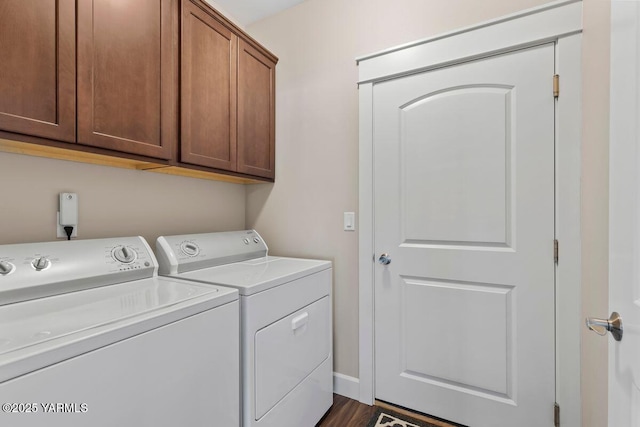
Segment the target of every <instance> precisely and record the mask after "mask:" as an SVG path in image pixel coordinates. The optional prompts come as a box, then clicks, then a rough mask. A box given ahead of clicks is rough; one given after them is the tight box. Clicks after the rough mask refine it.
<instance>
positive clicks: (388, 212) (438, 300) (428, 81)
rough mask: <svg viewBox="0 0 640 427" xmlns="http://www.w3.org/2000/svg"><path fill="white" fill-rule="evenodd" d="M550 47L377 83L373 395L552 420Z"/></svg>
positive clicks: (438, 410) (474, 420)
mask: <svg viewBox="0 0 640 427" xmlns="http://www.w3.org/2000/svg"><path fill="white" fill-rule="evenodd" d="M554 55H555V53H554V46H553V45H545V46H541V47H535V48H530V49H527V50H523V51H518V52H514V53H509V54H504V55H501V56H496V57H492V58H487V59H483V60H477V61H474V62H469V63H465V64H461V65H456V66H451V67H448V68H444V69H439V70H434V71H429V72H425V73H422V74H417V75H413V76H409V77H403V78H398V79H395V80H391V81H387V82H382V83H378V84H376V85H375V86H374V159H375V160H374V194H375V201H374V212H375V231H374V232H375V236H374V240H375V247H376V253H377V255H379V254H380V253H390V256H391V259H392V263H391V264H389V265H387V266H383V265H378V266H377V267H376V272H375V334H376V335H375V345H376V349H375V357H376V378H375V380H376V398H377V399H380V400H385V401H389V402H391V403H395V404H398V405H401V406H405V407H409V408H412V409H415V410H418V411H421V412H425V413H429V414H432V415H435V416H438V417H441V418H445V419H448V420H451V421H455V422H459V423H462V424H465V425H472V426H474V427H483V426H486V427H500V426H505V427H506V426H516V425H517V426H521V425H522V426H524V425H551V423H552V420H553V417H552V412H553V411H552V409H553V404H554V401H555V329H554V328H555V324H554V298H555V296H554V286H555V284H554V281H555V265H554V262H553V240H554V98H553V95H552V86H551V85H552V76H553V74H554Z"/></svg>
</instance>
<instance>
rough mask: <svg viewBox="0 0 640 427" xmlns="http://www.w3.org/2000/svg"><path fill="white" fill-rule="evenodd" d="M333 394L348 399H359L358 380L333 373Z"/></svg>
mask: <svg viewBox="0 0 640 427" xmlns="http://www.w3.org/2000/svg"><path fill="white" fill-rule="evenodd" d="M333 392H334V393H335V394H339V395H341V396H344V397H348V398H349V399H353V400H359V399H360V380H359V379H357V378H354V377H350V376H349V375H344V374H340V373H338V372H334V373H333Z"/></svg>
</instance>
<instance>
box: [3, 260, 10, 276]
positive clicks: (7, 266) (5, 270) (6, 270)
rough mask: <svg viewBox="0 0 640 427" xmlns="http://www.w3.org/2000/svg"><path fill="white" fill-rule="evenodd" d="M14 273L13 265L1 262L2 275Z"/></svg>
mask: <svg viewBox="0 0 640 427" xmlns="http://www.w3.org/2000/svg"><path fill="white" fill-rule="evenodd" d="M12 271H13V264H11V263H10V262H7V261H0V275H2V276H6V275H7V274H9V273H11V272H12Z"/></svg>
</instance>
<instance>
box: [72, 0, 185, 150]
mask: <svg viewBox="0 0 640 427" xmlns="http://www.w3.org/2000/svg"><path fill="white" fill-rule="evenodd" d="M175 13H177V5H176V0H136V1H108V0H83V1H80V2H78V143H80V144H85V145H91V146H96V147H102V148H108V149H112V150H117V151H122V152H126V153H133V154H140V155H144V156H150V157H156V158H160V159H169V158H171V156H172V153H173V151H172V149H173V147H174V144H175V140H176V138H177V135H176V126H177V116H176V99H177V98H176V96H177V95H176V84H177V80H176V77H175V76H176V74H175V73H176V71H175V56H176V53H175V49H174V48H173V41H174V37H175V36H176V35H177V29H176V28H175V26H174V24H173V16H175ZM174 30H175V31H176V34H174Z"/></svg>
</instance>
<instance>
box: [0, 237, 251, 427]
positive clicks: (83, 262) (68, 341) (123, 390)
mask: <svg viewBox="0 0 640 427" xmlns="http://www.w3.org/2000/svg"><path fill="white" fill-rule="evenodd" d="M157 268H158V264H157V261H156V259H155V257H154V256H153V253H152V252H151V250H150V248H149V246H148V245H147V243H146V242H145V240H144V239H143V238H142V237H127V238H117V239H99V240H78V241H61V242H48V243H33V244H19V245H4V246H0V404H2V410H1V411H0V425H2V426H12V427H23V426H24V427H27V426H28V427H39V426H47V427H62V426H64V427H81V426H82V427H86V426H92V427H113V426H124V427H159V426H162V427H175V426H190V427H193V426H202V427H204V426H207V427H210V426H212V425H224V426H239V424H240V419H239V418H240V390H239V375H240V373H239V362H238V358H239V347H240V343H239V339H238V333H239V302H238V293H237V291H235V290H232V289H229V288H223V287H214V286H204V285H198V284H197V283H194V282H187V281H181V280H176V279H169V278H164V277H158V276H157Z"/></svg>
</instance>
